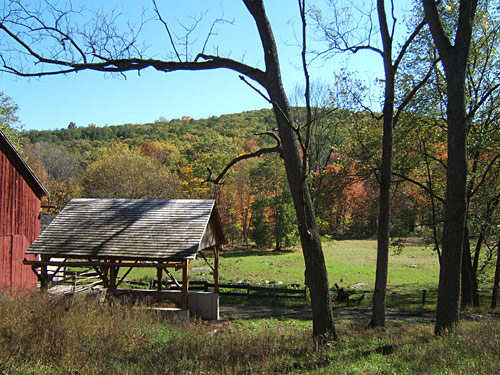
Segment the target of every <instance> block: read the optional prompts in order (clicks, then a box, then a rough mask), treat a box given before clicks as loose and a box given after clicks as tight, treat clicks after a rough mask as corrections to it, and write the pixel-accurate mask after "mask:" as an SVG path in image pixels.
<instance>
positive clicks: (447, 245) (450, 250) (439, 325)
mask: <svg viewBox="0 0 500 375" xmlns="http://www.w3.org/2000/svg"><path fill="white" fill-rule="evenodd" d="M422 2H423V5H424V10H425V15H426V19H427V23H428V25H429V28H430V31H431V34H432V38H433V40H434V42H435V43H436V46H437V49H438V51H439V56H440V57H441V61H442V63H443V66H444V70H445V76H446V90H447V107H446V116H447V125H448V140H447V141H448V165H447V174H446V201H445V205H444V226H443V249H442V254H441V267H440V272H439V288H438V303H437V313H436V326H435V329H434V330H435V333H436V334H441V333H442V332H444V331H445V330H446V329H451V328H453V326H454V325H455V324H456V323H457V322H458V320H459V308H458V305H459V299H460V270H461V261H462V245H463V234H464V225H465V211H466V176H467V114H466V98H465V73H466V68H467V60H468V57H469V50H470V42H471V37H472V25H473V21H474V15H475V13H476V7H477V0H461V1H460V5H459V6H460V9H459V13H458V20H457V23H456V32H455V35H454V37H452V39H453V40H454V43H455V44H454V45H453V44H451V41H450V40H451V38H450V37H449V36H448V35H447V34H446V32H445V29H444V27H443V23H442V22H441V19H440V17H439V12H438V8H437V2H436V1H435V0H422Z"/></svg>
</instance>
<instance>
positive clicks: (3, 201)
mask: <svg viewBox="0 0 500 375" xmlns="http://www.w3.org/2000/svg"><path fill="white" fill-rule="evenodd" d="M40 211H41V201H40V198H38V197H37V196H36V194H35V193H34V192H33V190H32V189H31V188H30V187H29V185H28V184H27V183H26V181H25V180H24V178H23V177H22V176H21V175H20V174H19V172H18V171H17V169H16V168H15V167H14V166H13V165H12V164H11V162H10V161H9V159H8V158H7V157H6V156H5V155H4V154H3V152H0V290H8V291H9V292H10V293H15V292H17V291H19V290H20V289H33V288H36V282H37V278H36V276H35V274H34V273H33V271H32V270H31V268H30V267H29V266H25V265H23V264H22V261H23V259H24V258H25V257H26V258H28V259H34V257H33V256H31V257H30V256H25V255H24V252H25V251H26V249H27V248H28V247H29V246H30V245H31V243H32V242H33V241H35V239H36V238H37V237H38V236H39V235H40Z"/></svg>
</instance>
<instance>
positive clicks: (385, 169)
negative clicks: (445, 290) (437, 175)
mask: <svg viewBox="0 0 500 375" xmlns="http://www.w3.org/2000/svg"><path fill="white" fill-rule="evenodd" d="M377 9H378V17H379V23H380V26H381V27H380V32H381V34H382V43H383V59H384V72H385V92H384V109H383V116H384V120H383V121H384V123H383V134H382V165H381V171H380V181H379V189H380V190H379V192H380V193H379V194H380V196H379V211H378V232H377V269H376V275H375V289H374V291H373V306H372V319H371V321H370V326H372V327H376V326H384V325H385V300H386V289H387V272H388V266H389V224H390V216H391V178H392V155H393V126H394V83H395V82H394V80H395V69H394V67H393V65H392V38H391V36H390V34H389V28H388V25H387V19H386V14H385V9H384V1H383V0H378V1H377Z"/></svg>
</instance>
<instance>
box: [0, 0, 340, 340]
mask: <svg viewBox="0 0 500 375" xmlns="http://www.w3.org/2000/svg"><path fill="white" fill-rule="evenodd" d="M243 3H244V5H245V6H246V9H247V10H248V12H249V14H250V15H251V17H252V18H253V20H254V22H255V25H256V27H257V31H258V34H259V37H260V42H261V45H262V49H263V53H264V64H265V68H264V69H263V70H262V69H259V68H257V67H254V66H250V65H247V64H245V63H243V62H241V61H237V60H234V59H231V58H227V57H223V56H220V55H218V54H217V53H216V54H208V53H206V51H205V49H206V48H205V47H206V46H207V43H206V42H205V43H204V45H203V48H202V49H201V51H200V52H199V53H198V54H197V55H196V57H195V58H194V59H189V54H188V53H187V52H186V53H184V52H182V50H181V49H180V46H179V45H176V43H175V40H174V38H173V37H172V35H173V33H172V32H171V30H170V26H169V25H168V23H167V22H166V21H164V19H163V18H162V16H161V12H160V10H159V8H158V7H157V6H156V3H155V2H153V4H154V7H155V12H156V19H157V20H158V21H159V22H160V23H161V24H162V25H163V27H164V29H165V31H166V32H167V34H168V36H169V38H170V41H171V42H172V43H171V47H172V51H173V55H174V58H173V59H172V60H161V59H154V58H146V57H144V51H143V50H142V49H141V48H140V47H139V43H138V42H137V41H138V35H139V32H140V28H139V29H138V30H134V29H131V30H128V31H127V32H125V33H122V34H120V33H119V32H118V31H117V27H116V24H115V23H114V22H113V20H112V19H109V18H99V19H96V21H95V23H93V24H87V25H81V26H80V27H78V26H77V25H78V24H77V23H75V22H74V21H72V20H71V17H72V16H73V15H74V13H75V11H74V10H72V9H69V10H61V9H56V8H54V7H53V6H52V5H51V4H50V2H46V3H42V4H39V5H38V8H36V9H34V10H30V9H27V8H26V7H25V6H24V5H23V4H22V2H21V1H12V2H11V3H10V6H9V8H8V9H5V10H4V11H3V17H2V19H1V22H0V30H2V32H3V35H4V37H3V39H4V41H5V40H6V41H7V43H8V45H7V46H6V47H5V48H3V47H2V52H1V56H0V58H1V61H2V63H3V68H2V70H3V71H6V72H10V73H12V74H15V75H18V76H22V77H40V76H47V75H55V74H63V73H65V74H68V73H73V72H78V71H82V70H94V71H100V72H109V73H124V72H127V71H140V70H142V69H145V68H153V69H156V70H157V71H160V72H165V73H168V72H172V71H178V70H183V71H193V70H209V69H219V68H224V69H230V70H233V71H236V72H238V73H240V74H241V76H242V77H243V79H244V80H245V82H246V83H247V84H249V85H252V87H254V89H255V90H256V91H258V92H259V93H260V94H261V95H262V96H264V97H265V98H266V100H268V101H269V103H271V105H272V107H273V111H274V114H275V118H276V122H277V125H278V134H279V140H280V145H281V147H280V149H281V154H282V157H283V160H284V164H285V169H286V173H287V178H288V183H289V185H290V190H291V193H292V197H293V202H294V206H295V211H296V214H297V222H298V230H299V234H300V239H301V244H302V250H303V254H304V259H305V265H306V280H307V284H308V286H309V289H310V292H311V304H312V310H313V335H314V337H315V338H318V339H322V340H324V339H328V338H332V337H333V338H335V337H336V332H335V326H334V322H333V314H332V308H331V303H330V294H329V287H328V274H327V271H326V265H325V261H324V256H323V251H322V247H321V240H320V237H319V234H318V230H317V226H316V217H315V212H314V209H313V204H312V200H311V195H310V191H309V187H308V184H307V181H306V177H307V165H306V164H307V163H306V162H304V161H305V160H306V159H307V147H308V145H309V142H310V137H309V135H310V132H309V130H308V129H310V124H311V121H309V120H310V118H311V117H310V116H308V121H307V123H306V124H305V126H297V125H296V124H295V123H294V121H293V115H292V111H291V108H290V105H289V103H288V99H287V96H286V94H285V91H284V89H283V84H282V80H281V70H280V64H279V59H278V52H277V47H276V42H275V39H274V35H273V32H272V28H271V24H270V22H269V19H268V18H267V15H266V11H265V9H264V3H263V0H243ZM299 5H300V9H301V13H302V21H303V26H304V30H305V1H299ZM45 15H49V16H51V18H50V19H51V21H50V23H49V20H45V18H44V16H45ZM186 31H187V33H188V34H189V33H191V32H192V31H193V30H192V28H191V29H189V30H186ZM211 35H212V29H210V31H209V33H208V36H207V40H208V38H210V36H211ZM186 38H187V37H186ZM186 41H187V39H186ZM304 41H305V37H304ZM2 45H3V43H2ZM188 45H189V43H187V42H186V43H185V44H184V47H185V46H188ZM304 47H305V46H304ZM11 57H12V58H14V60H13V59H11ZM15 59H17V60H15ZM16 61H19V62H20V64H16ZM26 63H28V65H26ZM32 69H35V70H32ZM36 69H39V70H36ZM304 72H305V77H306V87H307V86H308V80H309V78H308V73H307V67H306V66H304ZM247 79H249V80H251V81H252V82H255V83H257V84H258V85H260V86H261V87H263V88H264V90H265V92H266V94H264V93H263V92H261V91H259V90H258V89H257V88H256V87H255V86H254V85H253V83H251V82H249V81H247ZM307 95H308V93H307V90H306V96H307ZM304 129H305V133H304V132H301V130H304ZM301 133H302V134H305V137H303V136H302V135H301ZM301 147H302V150H301ZM301 151H306V152H301Z"/></svg>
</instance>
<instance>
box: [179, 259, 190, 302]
mask: <svg viewBox="0 0 500 375" xmlns="http://www.w3.org/2000/svg"><path fill="white" fill-rule="evenodd" d="M188 293H189V259H186V260H184V264H183V266H182V291H181V301H182V306H181V307H182V310H187V309H188Z"/></svg>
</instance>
